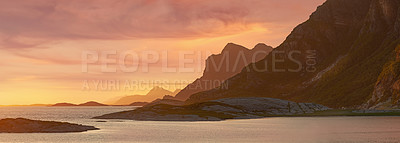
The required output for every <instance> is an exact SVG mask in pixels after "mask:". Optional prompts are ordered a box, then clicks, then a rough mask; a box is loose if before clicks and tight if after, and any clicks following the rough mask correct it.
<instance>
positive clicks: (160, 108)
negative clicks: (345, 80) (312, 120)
mask: <svg viewBox="0 0 400 143" xmlns="http://www.w3.org/2000/svg"><path fill="white" fill-rule="evenodd" d="M329 109H330V108H328V107H325V106H323V105H319V104H313V103H296V102H291V101H286V100H280V99H274V98H263V97H248V98H225V99H219V100H212V101H207V102H202V103H195V104H190V105H183V106H177V105H167V104H157V105H152V106H144V107H141V108H137V109H135V110H132V111H124V112H118V113H111V114H106V115H102V116H99V117H94V118H95V119H129V120H143V121H221V120H226V119H253V118H263V117H271V116H291V115H293V116H294V115H303V114H310V113H314V112H316V111H325V110H329Z"/></svg>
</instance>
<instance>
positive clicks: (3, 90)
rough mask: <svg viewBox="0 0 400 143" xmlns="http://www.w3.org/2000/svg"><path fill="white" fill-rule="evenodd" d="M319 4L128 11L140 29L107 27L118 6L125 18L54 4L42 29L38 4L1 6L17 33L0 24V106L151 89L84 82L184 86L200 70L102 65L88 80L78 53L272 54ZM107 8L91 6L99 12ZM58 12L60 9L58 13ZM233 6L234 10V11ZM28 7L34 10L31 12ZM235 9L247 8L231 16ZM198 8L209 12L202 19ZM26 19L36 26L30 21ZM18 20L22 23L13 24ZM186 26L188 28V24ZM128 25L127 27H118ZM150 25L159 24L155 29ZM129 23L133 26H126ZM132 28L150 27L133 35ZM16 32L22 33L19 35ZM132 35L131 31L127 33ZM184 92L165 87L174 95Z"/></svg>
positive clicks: (174, 58) (92, 98)
mask: <svg viewBox="0 0 400 143" xmlns="http://www.w3.org/2000/svg"><path fill="white" fill-rule="evenodd" d="M323 1H324V0H318V1H307V2H298V1H296V3H302V5H300V4H296V3H295V4H291V5H287V4H285V2H280V1H264V0H261V1H257V2H255V3H254V4H253V3H246V2H245V1H237V2H236V3H233V2H231V1H219V3H218V2H216V3H215V5H214V4H213V2H214V1H195V2H196V3H201V2H204V3H201V4H203V5H201V6H202V7H200V8H199V7H195V6H196V5H188V6H190V7H189V9H186V7H183V8H182V9H183V10H185V11H188V10H190V11H191V13H187V15H182V16H181V15H173V14H174V12H175V11H168V12H169V13H166V14H171V15H164V11H162V12H160V11H157V10H154V11H152V12H146V13H147V14H148V17H146V16H144V15H143V12H141V11H140V10H146V8H152V7H149V5H146V6H147V7H143V9H134V10H133V11H129V12H132V13H131V14H132V15H130V16H136V17H138V18H140V20H143V21H142V22H143V23H140V22H139V23H138V22H137V21H135V20H132V19H130V18H127V19H123V20H122V21H117V22H121V23H122V24H121V25H118V24H119V23H117V25H113V24H115V23H116V22H115V21H114V20H116V19H111V22H110V21H107V20H110V17H111V16H115V17H118V16H121V13H122V15H125V13H127V12H126V11H128V10H126V7H125V6H122V8H125V9H124V10H126V11H118V10H117V9H118V8H112V9H109V8H108V7H105V9H93V10H92V11H86V9H77V8H76V7H73V6H71V5H68V3H65V2H66V1H58V2H59V3H60V4H59V5H58V6H59V7H61V8H60V9H57V10H60V12H58V13H57V12H54V13H52V15H48V17H43V19H41V20H43V21H40V22H41V23H46V22H48V23H49V24H50V25H51V26H49V25H45V26H44V27H42V26H43V25H40V23H37V22H38V21H37V17H39V16H42V15H44V14H47V13H44V14H43V13H42V11H37V9H36V7H37V6H39V5H41V4H42V3H40V2H38V3H28V2H26V3H24V4H18V3H23V2H21V1H20V2H14V3H13V6H15V8H13V7H4V5H3V7H2V6H0V9H1V8H2V9H1V10H0V11H2V10H3V11H4V12H10V14H11V15H12V16H13V17H12V18H10V19H7V18H9V17H4V18H3V17H1V15H0V18H2V21H3V22H8V21H9V22H10V23H13V24H10V23H8V24H10V25H13V26H15V27H7V28H6V30H7V31H6V30H4V28H3V27H1V25H0V66H1V67H2V70H0V105H22V104H37V103H40V104H53V103H58V102H71V103H75V104H77V103H82V102H86V101H97V102H104V101H107V100H109V99H112V98H115V97H120V96H124V95H134V94H146V93H147V92H148V91H149V90H150V89H151V88H152V86H151V85H150V86H149V87H147V88H145V89H141V90H135V91H127V90H111V91H101V90H97V91H96V90H92V91H83V90H82V84H83V82H82V81H83V80H120V81H124V80H167V81H174V80H182V81H187V83H189V82H191V81H194V80H195V79H196V78H198V77H200V76H201V75H202V69H200V70H197V71H196V72H191V73H163V72H162V70H161V67H160V65H159V64H157V65H153V66H152V67H151V68H152V70H151V71H150V72H148V73H144V72H135V73H121V72H117V73H101V72H100V70H99V69H100V68H101V67H100V65H91V66H90V68H91V70H90V72H89V73H82V65H81V64H82V61H81V56H82V55H81V54H82V51H84V50H95V51H107V50H118V51H126V50H133V51H135V52H142V51H146V50H154V51H162V50H168V52H170V53H171V56H170V57H169V60H170V61H171V62H176V61H178V56H176V55H178V54H177V52H178V51H196V52H203V53H212V54H216V53H219V52H220V51H221V50H222V49H223V47H224V46H225V45H226V44H227V43H230V42H233V43H236V44H239V45H243V46H245V47H247V48H249V49H251V48H253V47H254V46H255V45H256V44H258V43H265V44H267V45H271V46H274V47H275V46H278V45H279V44H280V43H281V42H282V41H283V40H284V39H285V37H286V36H287V35H288V34H289V33H290V32H291V30H292V29H293V28H294V27H295V26H296V25H297V24H299V23H301V22H303V21H304V20H306V19H307V18H308V16H309V15H310V14H311V12H312V11H314V10H315V8H316V6H318V5H319V4H322V2H323ZM108 2H109V1H107V2H98V3H95V4H96V5H98V6H100V7H101V6H102V5H104V3H105V4H108ZM130 2H132V1H130ZM221 3H227V5H226V7H228V8H230V7H233V8H236V9H235V11H226V12H225V11H220V12H219V11H216V12H217V13H213V12H215V11H212V10H215V8H219V7H221ZM161 4H162V3H161ZM261 4H264V5H261ZM267 4H268V5H267ZM269 4H271V5H269ZM64 5H65V7H63V6H64ZM159 5H160V4H158V5H157V6H159ZM237 5H239V6H240V7H237ZM277 5H280V6H283V5H287V6H288V7H289V8H291V9H293V10H294V11H293V12H291V11H285V13H283V12H281V14H280V13H279V12H276V13H274V12H275V11H277V10H281V9H276V7H275V6H277ZM18 6H26V7H24V8H21V7H18ZM30 6H31V7H33V8H30ZM118 6H120V5H118ZM241 7H244V8H245V7H246V8H247V7H250V8H252V9H237V8H241ZM62 8H64V9H62ZM203 8H207V10H210V11H209V12H205V11H203V10H204V9H203ZM62 10H68V11H69V12H71V15H73V14H76V17H65V19H69V18H71V20H70V21H69V22H65V19H64V17H62V16H66V15H63V12H65V11H62ZM163 10H166V9H163ZM281 11H282V10H281ZM178 12H179V11H178ZM224 12H225V13H224ZM160 14H161V16H164V17H168V16H175V17H171V19H172V18H175V19H174V20H176V21H175V22H171V21H169V20H170V18H167V19H166V20H164V19H162V18H161V17H160ZM191 14H194V15H191ZM279 15H282V16H279ZM73 16H75V15H73ZM104 16H105V17H104ZM180 16H181V17H180ZM193 17H195V18H193ZM196 17H197V18H196ZM13 18H14V19H13ZM46 18H47V19H46ZM118 18H121V17H118ZM124 18H126V17H124ZM15 19H16V20H15ZM31 19H35V20H32V21H28V20H31ZM7 20H8V21H7ZM14 20H15V21H14ZM18 20H19V21H18ZM24 20H27V21H25V22H24V23H15V22H20V21H24ZM146 20H148V21H146ZM163 20H164V21H163ZM186 20H190V21H188V22H187V21H186ZM127 21H128V23H124V22H127ZM153 21H155V22H164V23H163V24H162V25H161V24H160V23H154V22H153ZM146 22H148V23H146ZM168 22H170V23H168ZM104 23H109V25H102V24H104ZM131 23H133V25H128V24H131ZM69 24H72V25H69ZM191 24H192V25H191ZM138 25H139V26H143V25H144V26H148V27H143V28H137V26H138ZM18 26H22V28H21V27H18ZM60 27H62V28H60ZM24 28H25V30H26V31H24V32H21V31H20V30H24ZM26 28H28V29H26ZM135 28H136V29H135ZM13 30H14V31H13ZM101 30H103V31H101ZM130 30H133V32H132V31H130ZM135 30H136V31H135ZM4 31H6V32H4ZM10 32H11V34H10ZM13 32H14V33H13ZM71 32H72V33H71ZM18 34H20V35H18ZM162 36H164V37H162ZM203 56H204V57H203V59H201V60H205V58H207V56H208V55H203ZM172 64H176V63H172ZM195 64H196V65H190V66H194V67H198V66H200V67H202V68H203V67H204V61H196V62H195ZM94 73H96V74H94ZM184 86H185V85H180V86H179V87H177V86H175V87H165V88H167V89H168V90H170V91H174V90H175V89H177V88H183V87H184Z"/></svg>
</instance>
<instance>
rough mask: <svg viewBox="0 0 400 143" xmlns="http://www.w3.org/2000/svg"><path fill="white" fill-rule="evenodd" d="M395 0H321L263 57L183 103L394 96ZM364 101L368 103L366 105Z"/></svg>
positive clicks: (353, 102)
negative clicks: (249, 99) (318, 5)
mask: <svg viewBox="0 0 400 143" xmlns="http://www.w3.org/2000/svg"><path fill="white" fill-rule="evenodd" d="M399 3H400V1H398V0H327V1H326V2H325V3H324V4H323V5H321V6H320V7H318V9H317V10H316V11H315V12H314V13H313V14H312V15H311V16H310V18H309V19H308V20H307V21H306V22H304V23H302V24H300V25H298V26H297V27H296V28H295V29H294V30H293V31H292V32H291V34H290V35H289V36H288V37H287V38H286V40H285V41H284V42H283V43H282V44H281V45H280V46H278V47H277V48H275V49H274V50H273V51H272V52H271V53H270V54H269V55H268V56H267V57H266V58H265V59H263V60H261V61H259V62H257V63H254V64H251V65H249V66H247V67H245V68H243V70H242V71H241V72H240V73H239V74H237V75H235V76H233V77H232V78H230V79H228V80H226V81H225V82H224V84H223V85H224V86H226V87H227V88H214V89H211V90H208V91H204V92H200V93H196V94H193V95H191V96H190V98H189V99H188V100H187V101H186V104H191V103H197V102H204V101H209V100H216V99H221V98H228V97H252V96H257V97H272V98H280V99H286V100H291V101H295V102H312V103H317V104H322V105H326V106H329V107H333V108H341V107H345V108H370V107H373V106H375V105H378V104H380V103H382V102H385V103H387V102H389V103H388V104H389V105H387V106H389V107H393V106H395V104H398V100H399V96H398V95H399V82H398V80H399V76H398V75H399V70H398V69H399V64H398V59H396V53H397V52H396V51H395V49H396V47H397V45H398V44H399V36H400V11H399ZM367 101H369V102H368V104H366V103H367Z"/></svg>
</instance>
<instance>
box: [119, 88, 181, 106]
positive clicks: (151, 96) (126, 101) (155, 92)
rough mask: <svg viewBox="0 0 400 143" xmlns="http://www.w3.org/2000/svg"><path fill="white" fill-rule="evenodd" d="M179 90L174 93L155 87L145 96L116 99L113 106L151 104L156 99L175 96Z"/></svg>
mask: <svg viewBox="0 0 400 143" xmlns="http://www.w3.org/2000/svg"><path fill="white" fill-rule="evenodd" d="M179 91H180V90H176V91H174V92H171V91H168V90H166V89H163V88H162V87H158V86H155V87H153V89H151V90H150V91H149V92H148V93H147V94H146V95H131V96H125V97H122V98H120V99H118V100H117V101H116V102H114V103H113V105H130V104H132V103H134V102H151V101H153V100H156V99H158V98H163V96H165V95H170V96H171V95H172V96H173V95H175V93H177V92H179Z"/></svg>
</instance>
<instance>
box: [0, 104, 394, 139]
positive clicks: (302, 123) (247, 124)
mask: <svg viewBox="0 0 400 143" xmlns="http://www.w3.org/2000/svg"><path fill="white" fill-rule="evenodd" d="M131 109H133V108H132V107H0V118H6V117H13V118H15V117H24V118H30V119H41V120H53V121H67V122H71V123H79V124H85V125H92V126H95V127H98V128H100V130H97V131H89V132H84V133H54V134H48V133H40V134H0V142H302V143H308V142H322V143H324V142H338V143H341V142H351V143H353V142H356V143H357V142H359V143H366V142H400V117H296V118H265V119H254V120H228V121H222V122H153V121H128V120H107V121H108V122H96V121H100V120H97V119H90V118H91V117H93V116H98V115H102V114H106V113H112V112H117V111H125V110H131Z"/></svg>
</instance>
